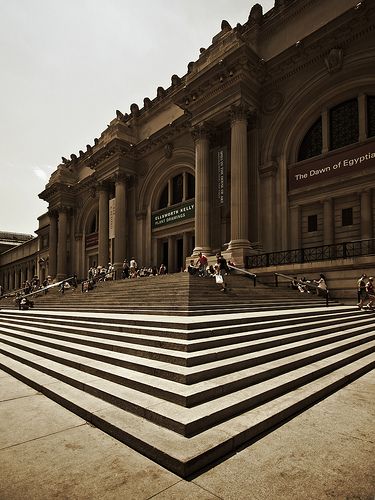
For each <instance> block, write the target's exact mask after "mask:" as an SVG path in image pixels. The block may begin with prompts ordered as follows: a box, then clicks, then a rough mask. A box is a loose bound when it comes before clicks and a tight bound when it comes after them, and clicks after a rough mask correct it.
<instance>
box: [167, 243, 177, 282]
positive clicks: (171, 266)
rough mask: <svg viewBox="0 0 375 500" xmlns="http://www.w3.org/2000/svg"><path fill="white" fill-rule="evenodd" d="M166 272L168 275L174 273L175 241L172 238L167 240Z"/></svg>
mask: <svg viewBox="0 0 375 500" xmlns="http://www.w3.org/2000/svg"><path fill="white" fill-rule="evenodd" d="M167 271H168V273H169V274H171V273H175V272H176V239H175V238H174V237H173V236H170V237H169V238H168V263H167Z"/></svg>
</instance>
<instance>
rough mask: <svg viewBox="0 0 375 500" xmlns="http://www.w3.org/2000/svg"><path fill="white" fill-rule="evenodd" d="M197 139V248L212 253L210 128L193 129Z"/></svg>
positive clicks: (198, 250) (194, 252)
mask: <svg viewBox="0 0 375 500" xmlns="http://www.w3.org/2000/svg"><path fill="white" fill-rule="evenodd" d="M193 138H194V140H195V248H194V250H193V255H198V253H199V252H204V253H206V254H210V253H211V242H210V240H211V238H210V229H211V227H210V226H211V225H210V198H211V197H210V193H211V182H210V162H209V129H208V127H207V124H201V125H200V126H198V127H195V128H194V130H193Z"/></svg>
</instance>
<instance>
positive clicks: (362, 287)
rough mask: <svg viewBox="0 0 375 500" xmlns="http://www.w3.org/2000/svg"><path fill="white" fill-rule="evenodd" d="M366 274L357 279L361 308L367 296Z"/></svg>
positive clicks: (359, 305)
mask: <svg viewBox="0 0 375 500" xmlns="http://www.w3.org/2000/svg"><path fill="white" fill-rule="evenodd" d="M366 278H367V276H366V274H362V276H361V277H360V278H359V280H358V281H357V293H358V304H357V306H358V307H359V309H362V307H363V306H364V305H365V300H366V298H367V292H366Z"/></svg>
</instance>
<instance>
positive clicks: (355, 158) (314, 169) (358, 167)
mask: <svg viewBox="0 0 375 500" xmlns="http://www.w3.org/2000/svg"><path fill="white" fill-rule="evenodd" d="M372 167H375V141H374V142H369V143H367V144H363V145H362V146H354V147H352V148H350V149H346V150H345V151H344V152H342V151H341V152H337V153H334V154H330V155H329V156H327V157H326V158H320V159H317V160H313V159H312V160H311V161H305V162H304V163H303V164H302V165H299V164H297V165H293V166H291V167H290V168H289V173H288V174H289V189H298V188H301V187H305V186H310V185H311V184H314V183H316V182H321V181H323V182H324V181H326V180H328V179H332V178H338V177H343V176H350V175H353V176H357V175H360V174H361V172H363V171H365V170H366V169H369V168H372Z"/></svg>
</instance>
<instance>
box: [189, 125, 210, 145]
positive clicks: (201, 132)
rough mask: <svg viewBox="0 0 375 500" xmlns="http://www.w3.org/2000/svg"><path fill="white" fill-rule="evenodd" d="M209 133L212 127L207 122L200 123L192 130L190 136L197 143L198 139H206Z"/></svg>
mask: <svg viewBox="0 0 375 500" xmlns="http://www.w3.org/2000/svg"><path fill="white" fill-rule="evenodd" d="M211 131H212V127H211V126H210V124H209V123H208V122H202V123H199V124H198V125H196V126H195V127H194V128H193V129H192V131H191V135H192V136H193V139H194V141H198V140H199V139H208V138H209V137H210V135H211Z"/></svg>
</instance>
